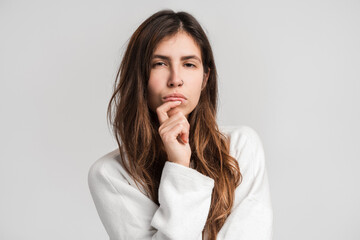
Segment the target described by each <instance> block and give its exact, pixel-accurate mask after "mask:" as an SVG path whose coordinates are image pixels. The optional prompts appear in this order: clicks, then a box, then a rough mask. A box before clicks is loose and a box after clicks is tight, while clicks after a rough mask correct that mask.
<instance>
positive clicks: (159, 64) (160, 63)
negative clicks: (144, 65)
mask: <svg viewBox="0 0 360 240" xmlns="http://www.w3.org/2000/svg"><path fill="white" fill-rule="evenodd" d="M156 66H166V64H165V63H164V62H156V63H154V64H153V67H156Z"/></svg>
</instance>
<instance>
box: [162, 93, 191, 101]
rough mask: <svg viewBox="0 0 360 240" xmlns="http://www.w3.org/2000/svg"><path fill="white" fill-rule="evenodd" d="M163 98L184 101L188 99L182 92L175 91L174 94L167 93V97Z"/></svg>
mask: <svg viewBox="0 0 360 240" xmlns="http://www.w3.org/2000/svg"><path fill="white" fill-rule="evenodd" d="M163 100H164V102H169V101H181V102H184V101H185V100H187V98H186V97H185V96H184V95H182V94H180V93H173V94H169V95H166V96H165V97H163Z"/></svg>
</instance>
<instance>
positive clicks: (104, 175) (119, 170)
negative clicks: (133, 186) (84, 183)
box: [88, 149, 127, 190]
mask: <svg viewBox="0 0 360 240" xmlns="http://www.w3.org/2000/svg"><path fill="white" fill-rule="evenodd" d="M126 175H127V174H126V171H125V169H124V168H123V166H122V164H121V159H120V154H119V149H115V150H113V151H111V152H109V153H107V154H105V155H103V156H102V157H100V158H98V159H97V160H96V161H95V162H93V163H92V164H91V165H90V167H89V170H88V184H89V187H90V189H94V188H96V187H97V186H99V185H101V184H108V183H114V181H119V180H120V181H122V182H126V181H127V177H126ZM113 187H114V190H116V187H115V184H114V185H113Z"/></svg>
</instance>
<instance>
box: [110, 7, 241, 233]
mask: <svg viewBox="0 0 360 240" xmlns="http://www.w3.org/2000/svg"><path fill="white" fill-rule="evenodd" d="M179 31H185V32H186V33H188V34H189V35H190V36H191V37H192V38H193V39H194V40H195V42H196V43H197V44H198V46H199V47H200V50H201V57H202V61H203V68H204V72H205V73H208V71H210V75H209V78H208V81H207V84H206V87H205V88H204V89H203V90H202V92H201V96H200V99H199V103H198V105H197V106H196V108H195V109H194V110H193V112H191V113H190V114H189V116H188V121H189V123H190V136H189V141H190V147H191V152H192V154H191V161H193V163H194V169H196V170H197V171H199V172H200V173H202V174H204V175H206V176H209V177H211V178H212V179H214V182H215V185H214V189H213V192H212V200H211V206H210V212H209V215H208V218H207V221H206V224H205V228H204V230H206V231H207V232H208V236H209V239H216V236H217V234H218V232H219V231H220V229H221V227H222V226H223V225H224V222H225V220H226V218H227V217H228V215H229V214H230V212H231V208H232V205H233V201H234V195H235V188H236V187H237V186H238V185H239V184H240V182H241V179H242V175H241V173H240V169H239V165H238V163H237V161H236V159H234V158H233V157H232V156H230V155H229V140H228V139H227V137H226V136H225V135H224V134H222V133H221V132H220V130H219V128H218V125H217V123H216V110H217V73H216V67H215V62H214V57H213V53H212V49H211V46H210V43H209V40H208V38H207V36H206V34H205V32H204V31H203V29H202V27H201V26H200V24H199V23H198V21H197V20H196V19H195V18H194V17H193V16H192V15H190V14H188V13H186V12H177V13H175V12H174V11H171V10H163V11H159V12H157V13H155V14H153V15H152V16H150V17H149V18H148V19H146V20H145V21H144V22H143V23H142V24H141V25H140V26H139V27H138V28H137V29H136V31H135V32H134V34H133V35H132V36H131V38H130V41H129V44H128V47H127V49H126V52H125V54H124V56H123V59H122V62H121V64H120V68H119V70H118V72H117V75H116V81H115V85H114V93H113V95H112V97H111V100H110V102H109V105H108V112H107V113H108V120H109V122H110V123H111V125H112V129H113V132H114V135H115V137H116V140H117V143H118V146H119V151H120V155H121V159H123V165H124V167H125V169H126V171H127V172H128V173H129V174H130V175H131V176H132V178H133V179H134V181H135V183H136V184H137V185H138V186H141V187H142V189H143V191H144V194H146V195H148V196H149V197H150V198H151V199H152V200H153V201H154V202H155V203H156V204H158V205H159V202H158V188H159V184H160V178H161V172H162V169H163V167H164V164H165V162H166V161H167V156H166V152H165V150H164V148H163V144H162V141H161V138H160V136H159V133H158V128H159V122H158V119H157V116H156V113H154V112H153V111H151V110H150V109H149V107H148V103H147V82H148V79H149V76H150V60H151V57H152V54H153V52H154V50H155V48H156V46H157V44H158V43H159V42H160V41H161V40H162V39H163V38H164V37H168V36H173V35H175V34H176V33H178V32H179ZM125 155H126V158H125ZM124 159H127V160H126V161H124ZM203 233H204V231H203ZM203 236H204V235H203Z"/></svg>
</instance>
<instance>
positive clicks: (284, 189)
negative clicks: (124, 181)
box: [0, 0, 360, 240]
mask: <svg viewBox="0 0 360 240" xmlns="http://www.w3.org/2000/svg"><path fill="white" fill-rule="evenodd" d="M164 8H171V9H173V10H175V11H180V10H184V11H188V12H189V13H191V14H193V15H194V16H195V17H196V18H197V19H198V20H199V22H200V23H201V24H202V25H203V27H204V29H205V30H206V32H207V34H208V37H209V39H210V42H211V44H212V47H213V50H214V54H215V60H216V64H217V67H218V73H219V93H220V108H219V115H218V121H219V124H220V125H248V126H250V127H252V128H253V129H255V130H256V131H257V132H258V134H259V135H260V137H261V139H262V141H263V145H264V149H265V155H266V161H267V169H268V174H269V180H270V185H271V194H272V201H273V208H274V239H279V240H289V239H291V240H300V239H301V240H302V239H316V240H318V239H327V240H339V239H351V240H356V239H360V230H359V228H358V227H359V222H360V204H359V203H360V194H359V183H360V175H359V167H360V164H359V161H360V141H359V135H360V127H359V123H360V106H359V103H360V97H359V95H360V94H359V93H360V70H359V69H360V2H359V1H358V0H356V1H347V0H338V1H325V0H323V1H321V0H311V1H310V0H303V1H285V0H283V1H281V0H275V1H266V0H258V1H223V2H221V1H193V0H191V1H188V0H184V1H176V2H175V1H145V0H144V1H85V0H84V1H69V0H67V1H56V2H54V1H45V0H43V1H25V0H24V1H7V0H0V80H1V85H0V107H1V111H0V113H1V118H0V119H1V124H0V138H1V139H0V140H1V142H0V144H1V152H0V160H1V161H0V191H1V197H0V203H1V204H0V226H1V227H0V239H4V240H13V239H36V240H45V239H46V240H47V239H52V240H60V239H61V240H64V239H87V240H98V239H107V238H108V237H107V234H106V232H105V229H104V227H103V226H102V224H101V222H100V219H99V217H98V215H97V212H96V209H95V206H94V203H93V201H92V198H91V196H90V192H89V189H88V186H87V172H88V168H89V167H90V165H91V164H92V163H93V162H94V161H95V160H96V159H98V158H99V157H101V156H102V155H104V154H106V153H107V152H109V151H112V150H113V149H115V148H116V144H115V140H114V138H113V137H112V135H111V131H110V128H109V127H108V126H107V122H106V108H107V104H108V101H109V99H110V95H111V92H112V86H113V82H114V80H115V75H116V71H117V68H118V66H119V63H120V60H121V54H122V53H123V51H124V50H125V47H126V44H127V40H128V39H129V37H130V36H131V34H132V33H133V31H134V30H135V29H136V28H137V27H138V25H139V24H140V23H141V22H142V21H144V20H145V19H146V18H147V17H149V16H150V15H151V14H153V13H154V12H156V11H158V10H161V9H164ZM244 240H245V239H244Z"/></svg>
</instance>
